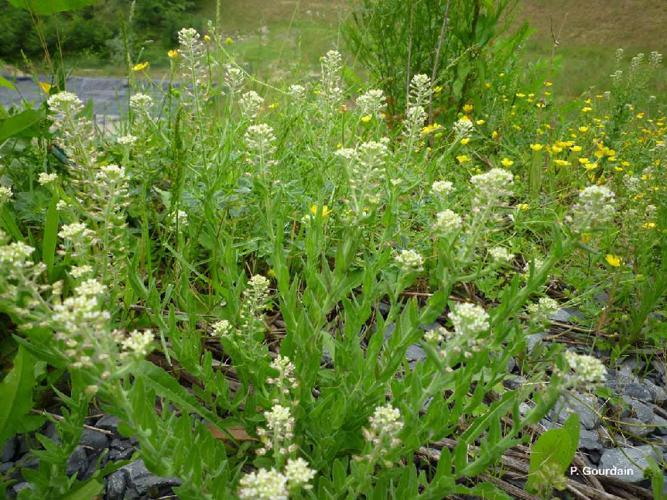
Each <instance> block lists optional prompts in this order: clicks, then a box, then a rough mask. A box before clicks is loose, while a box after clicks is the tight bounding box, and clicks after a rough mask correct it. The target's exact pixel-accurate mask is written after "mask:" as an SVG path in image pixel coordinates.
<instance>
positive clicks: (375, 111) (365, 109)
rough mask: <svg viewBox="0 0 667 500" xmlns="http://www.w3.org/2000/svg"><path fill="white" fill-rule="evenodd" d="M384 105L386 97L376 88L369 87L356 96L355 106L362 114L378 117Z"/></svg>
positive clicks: (385, 104)
mask: <svg viewBox="0 0 667 500" xmlns="http://www.w3.org/2000/svg"><path fill="white" fill-rule="evenodd" d="M386 106H387V98H386V97H385V96H384V92H382V91H381V90H378V89H371V90H369V91H367V92H366V93H364V94H362V95H360V96H359V97H357V108H359V113H360V114H361V115H362V116H373V117H376V118H379V117H380V115H381V113H382V112H383V111H384V109H385V107H386Z"/></svg>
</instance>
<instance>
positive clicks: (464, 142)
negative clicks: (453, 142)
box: [461, 137, 470, 146]
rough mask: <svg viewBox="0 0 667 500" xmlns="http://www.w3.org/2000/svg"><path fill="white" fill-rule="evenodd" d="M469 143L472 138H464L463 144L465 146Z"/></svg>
mask: <svg viewBox="0 0 667 500" xmlns="http://www.w3.org/2000/svg"><path fill="white" fill-rule="evenodd" d="M469 142H470V137H464V138H463V139H461V144H463V145H464V146H465V145H466V144H468V143H469Z"/></svg>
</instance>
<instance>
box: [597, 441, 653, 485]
mask: <svg viewBox="0 0 667 500" xmlns="http://www.w3.org/2000/svg"><path fill="white" fill-rule="evenodd" d="M649 457H653V458H654V459H655V460H659V459H660V457H659V456H658V455H657V454H656V453H655V451H654V450H653V447H651V446H649V445H644V446H639V447H637V448H613V449H611V450H605V452H604V453H603V454H602V457H600V466H599V469H600V470H604V469H607V470H608V471H609V470H614V471H616V472H619V473H617V474H614V477H615V478H616V479H619V480H621V481H624V482H627V483H639V482H641V481H643V480H644V469H646V468H647V467H648V465H649V464H648V458H649ZM607 475H611V474H609V472H608V473H607Z"/></svg>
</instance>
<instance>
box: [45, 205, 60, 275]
mask: <svg viewBox="0 0 667 500" xmlns="http://www.w3.org/2000/svg"><path fill="white" fill-rule="evenodd" d="M57 205H58V195H56V194H54V195H53V198H51V203H50V204H49V209H48V210H47V212H46V220H45V221H44V237H43V239H42V260H43V261H44V263H45V264H46V269H47V271H48V273H49V275H51V270H52V269H53V262H54V258H55V255H56V244H57V241H58V209H57V208H56V207H57Z"/></svg>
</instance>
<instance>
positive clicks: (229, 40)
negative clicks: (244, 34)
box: [225, 36, 234, 45]
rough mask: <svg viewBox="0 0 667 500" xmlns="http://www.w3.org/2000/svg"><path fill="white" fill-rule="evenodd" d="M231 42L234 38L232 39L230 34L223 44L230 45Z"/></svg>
mask: <svg viewBox="0 0 667 500" xmlns="http://www.w3.org/2000/svg"><path fill="white" fill-rule="evenodd" d="M233 43H234V40H232V37H231V36H228V37H227V38H225V45H231V44H233Z"/></svg>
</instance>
